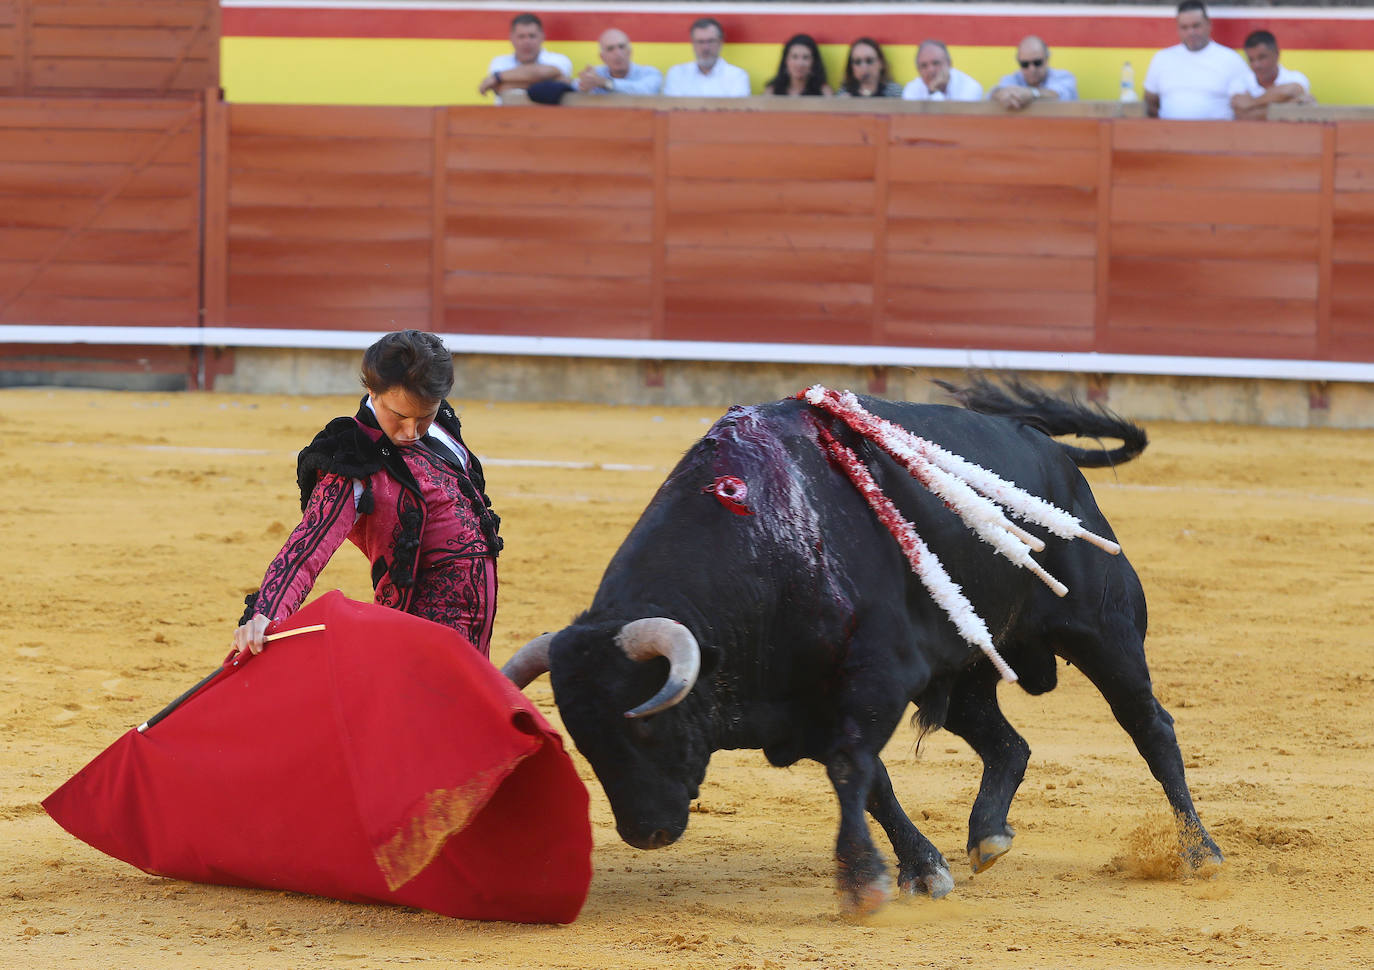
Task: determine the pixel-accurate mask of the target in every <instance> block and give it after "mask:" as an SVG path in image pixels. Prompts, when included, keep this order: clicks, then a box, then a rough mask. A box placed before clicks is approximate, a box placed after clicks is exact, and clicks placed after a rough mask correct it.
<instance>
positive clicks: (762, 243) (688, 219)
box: [667, 212, 875, 250]
mask: <svg viewBox="0 0 1374 970" xmlns="http://www.w3.org/2000/svg"><path fill="white" fill-rule="evenodd" d="M667 223H668V235H667V241H668V243H669V245H676V246H738V247H744V248H751V247H762V248H773V249H794V248H795V249H862V250H871V249H872V248H873V232H874V224H875V219H874V217H873V216H871V215H867V214H865V215H854V216H817V215H812V214H810V213H779V214H778V215H775V216H773V217H770V218H768V219H760V218H759V217H758V215H757V214H755V213H752V212H737V213H725V212H705V213H697V212H690V213H688V212H669V213H668V217H667Z"/></svg>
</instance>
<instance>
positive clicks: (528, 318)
mask: <svg viewBox="0 0 1374 970" xmlns="http://www.w3.org/2000/svg"><path fill="white" fill-rule="evenodd" d="M442 329H443V330H444V331H446V332H448V333H481V334H518V335H520V336H529V337H594V338H601V339H604V340H647V339H649V338H650V337H652V336H654V334H653V333H652V332H651V324H650V315H649V313H648V312H647V311H645V310H643V309H641V308H638V307H626V306H623V305H617V306H616V307H615V312H614V313H608V312H607V309H606V307H604V306H600V307H596V306H594V307H533V308H527V307H519V306H516V307H485V306H463V305H459V306H449V307H445V309H444V316H443V327H442Z"/></svg>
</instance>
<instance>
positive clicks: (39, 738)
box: [0, 389, 1374, 970]
mask: <svg viewBox="0 0 1374 970" xmlns="http://www.w3.org/2000/svg"><path fill="white" fill-rule="evenodd" d="M353 406H354V399H352V398H284V397H250V396H229V395H219V394H128V393H109V392H87V391H72V390H48V389H37V390H6V391H0V463H3V467H4V469H5V471H4V479H3V492H0V497H2V498H3V500H2V501H0V535H3V537H4V542H3V548H4V553H5V560H6V569H7V571H8V574H9V576H10V580H9V593H8V594H7V595H6V603H5V606H4V608H3V610H0V750H3V752H4V755H3V759H2V760H0V967H3V968H9V967H16V968H17V967H34V968H52V967H92V968H97V967H99V968H103V967H139V968H144V970H186V968H196V967H206V968H209V967H214V968H226V967H253V968H263V970H276V968H297V967H330V968H336V967H359V968H365V967H374V966H376V967H382V966H390V965H392V964H412V963H427V962H433V963H434V964H435V965H441V966H451V965H457V964H469V963H471V964H479V965H482V966H485V967H589V968H591V967H596V968H628V967H656V966H664V965H668V964H671V965H672V966H674V967H675V968H681V970H692V968H720V970H726V968H729V970H744V968H750V970H753V968H793V967H797V966H801V965H806V964H813V965H817V966H821V967H827V968H830V967H855V968H884V967H894V968H895V967H904V968H909V967H963V966H977V967H979V968H980V970H994V968H1002V967H1055V968H1064V967H1104V968H1105V967H1134V966H1150V967H1152V968H1163V967H1175V966H1177V967H1182V966H1193V965H1196V964H1201V963H1209V964H1215V965H1218V966H1222V967H1250V966H1276V967H1354V966H1370V965H1374V956H1371V948H1372V947H1374V910H1372V909H1371V900H1374V875H1371V869H1372V868H1374V848H1371V844H1372V843H1371V837H1370V836H1371V826H1370V818H1371V817H1372V816H1374V750H1371V749H1372V748H1374V666H1372V665H1374V610H1372V609H1371V607H1374V566H1371V560H1370V555H1371V550H1374V433H1370V432H1336V431H1287V430H1265V429H1253V428H1241V427H1234V426H1217V425H1181V424H1162V423H1159V424H1154V425H1151V426H1150V427H1149V431H1150V433H1151V436H1152V438H1153V444H1152V445H1151V447H1150V449H1149V450H1148V451H1147V452H1146V453H1145V455H1144V456H1143V457H1142V458H1140V459H1138V460H1137V461H1135V462H1134V463H1132V464H1129V465H1127V466H1125V467H1123V468H1121V469H1120V470H1119V471H1118V472H1117V473H1115V474H1114V473H1112V472H1095V473H1092V474H1093V479H1094V484H1095V488H1096V491H1097V496H1098V499H1099V501H1100V502H1101V504H1102V506H1103V508H1104V509H1105V511H1106V512H1107V515H1108V517H1109V518H1110V520H1111V521H1112V523H1113V525H1114V527H1115V529H1116V531H1117V533H1118V535H1119V536H1120V537H1121V540H1122V542H1123V544H1124V546H1125V549H1126V552H1127V554H1128V555H1129V556H1130V557H1131V560H1132V562H1133V563H1134V564H1135V566H1136V568H1137V570H1138V571H1139V572H1140V573H1141V576H1142V579H1143V580H1144V583H1145V588H1146V593H1147V595H1148V597H1149V600H1150V606H1151V619H1152V624H1151V638H1150V641H1149V645H1148V646H1149V651H1150V659H1151V666H1152V669H1153V671H1154V677H1155V682H1156V685H1157V691H1158V694H1159V696H1160V698H1161V700H1162V701H1163V703H1164V704H1165V706H1166V707H1168V708H1169V709H1170V710H1171V712H1172V713H1173V714H1174V716H1175V718H1176V720H1177V729H1178V734H1179V739H1180V741H1181V744H1182V747H1183V751H1184V755H1185V758H1186V760H1187V763H1188V768H1189V780H1190V782H1191V784H1192V789H1193V793H1194V796H1195V797H1196V799H1197V802H1198V808H1199V811H1200V813H1201V815H1202V818H1203V821H1204V822H1205V823H1206V824H1207V825H1208V826H1209V827H1210V829H1211V832H1212V835H1213V836H1214V837H1215V838H1216V840H1217V842H1218V843H1219V844H1220V845H1221V847H1222V849H1223V850H1224V851H1225V852H1226V853H1227V856H1228V862H1227V865H1226V866H1225V867H1224V868H1223V869H1222V870H1221V871H1220V872H1219V873H1218V874H1217V875H1215V876H1213V877H1211V878H1205V879H1202V878H1182V877H1180V876H1179V875H1178V874H1177V873H1175V872H1173V871H1171V862H1172V859H1173V851H1172V849H1173V837H1172V834H1171V829H1170V825H1171V823H1170V822H1169V821H1168V820H1167V816H1166V814H1165V802H1164V797H1163V794H1162V792H1161V791H1160V790H1159V787H1158V786H1157V785H1156V783H1155V782H1154V780H1153V779H1152V778H1151V777H1150V774H1149V772H1148V770H1147V769H1146V767H1145V764H1144V762H1143V761H1142V760H1141V759H1140V758H1139V757H1138V756H1137V754H1136V752H1135V751H1134V749H1133V748H1132V746H1131V744H1130V741H1129V740H1128V738H1127V737H1126V735H1125V734H1124V733H1123V732H1122V731H1121V730H1120V729H1119V728H1118V727H1117V726H1116V724H1115V722H1113V721H1112V719H1111V717H1110V714H1109V713H1108V711H1107V708H1106V705H1105V703H1104V702H1103V701H1102V699H1101V697H1100V696H1099V695H1098V694H1097V693H1096V692H1095V691H1094V690H1093V689H1092V688H1091V687H1090V686H1089V685H1088V684H1087V682H1086V681H1085V680H1083V678H1082V677H1081V676H1080V675H1078V674H1077V673H1076V672H1074V671H1072V670H1068V671H1064V673H1063V676H1062V679H1061V686H1060V687H1059V689H1058V690H1056V691H1054V692H1053V693H1051V694H1049V695H1046V696H1044V697H1040V698H1033V697H1029V696H1026V695H1024V694H1023V693H1022V692H1021V691H1019V690H1018V689H1016V688H1006V687H1004V688H1003V689H1002V690H1003V693H1002V698H1003V706H1004V708H1005V709H1006V710H1007V712H1008V715H1009V717H1010V718H1011V720H1012V722H1013V723H1014V724H1016V725H1017V726H1018V728H1019V729H1020V730H1021V732H1022V734H1024V735H1025V737H1026V739H1027V740H1028V741H1029V742H1030V745H1031V747H1032V749H1033V751H1034V754H1033V756H1032V761H1031V767H1030V770H1029V772H1028V773H1027V776H1026V781H1025V784H1024V786H1023V787H1022V789H1021V794H1020V796H1019V798H1018V800H1017V801H1016V803H1015V804H1014V805H1013V807H1012V813H1011V822H1012V824H1013V826H1015V827H1016V829H1017V832H1018V835H1017V838H1016V844H1015V847H1014V848H1013V849H1012V851H1011V852H1010V853H1009V854H1008V855H1007V856H1005V857H1004V858H1003V859H1002V860H1001V861H1000V862H999V863H998V864H997V865H996V866H994V867H992V868H991V869H990V870H988V871H987V872H986V873H984V874H981V875H978V876H971V875H970V874H969V871H968V867H967V865H966V864H965V863H964V861H963V858H964V853H963V846H964V839H965V824H966V819H967V814H968V810H969V807H970V805H971V803H972V799H973V794H974V791H975V789H976V785H977V781H978V769H977V765H976V761H975V759H974V756H973V755H972V753H971V752H970V751H969V750H968V748H967V747H966V746H965V745H964V744H963V743H962V742H961V741H958V740H957V739H955V738H953V737H952V736H950V735H948V734H943V733H940V734H935V735H932V736H931V737H930V738H929V739H927V741H926V743H925V744H923V745H922V748H921V751H920V754H919V756H918V755H917V753H916V751H915V740H916V737H915V733H914V732H913V731H912V730H911V729H910V728H908V727H906V726H903V727H902V728H901V729H899V731H898V733H897V734H896V736H895V737H894V738H893V740H892V742H891V743H890V745H889V747H888V749H887V759H888V762H887V763H888V766H889V769H890V770H891V773H892V776H893V782H894V784H895V785H896V787H897V791H898V795H899V797H901V798H902V800H903V802H904V803H905V805H906V807H907V808H908V810H909V811H910V812H911V813H912V815H913V817H915V818H916V820H917V822H918V824H920V825H921V827H922V829H923V830H924V831H925V832H926V833H927V834H928V835H929V836H930V837H931V838H932V840H933V841H934V842H935V843H936V845H938V846H939V847H940V848H941V850H942V851H943V852H944V853H945V855H946V857H947V858H949V860H950V862H951V863H952V864H953V868H954V872H955V878H956V887H955V891H954V893H953V894H952V895H951V896H950V897H948V898H947V899H945V900H942V901H939V902H931V901H929V900H925V899H915V900H898V901H895V902H894V903H893V904H891V905H890V906H889V907H887V908H886V909H885V910H883V911H882V912H881V913H879V914H878V915H877V916H875V917H873V918H871V919H869V920H867V921H864V922H861V923H853V922H849V921H846V920H844V919H842V918H841V917H840V916H839V915H838V914H837V910H836V905H835V899H834V897H833V890H832V881H833V872H832V870H833V864H832V861H831V853H832V844H833V839H834V826H835V823H836V811H835V804H834V798H833V795H832V793H831V791H830V788H829V784H828V782H827V781H826V778H825V774H824V772H823V770H822V769H821V768H820V767H819V766H818V765H813V764H804V765H799V766H797V767H795V768H792V769H787V770H780V769H774V768H771V767H769V766H768V765H767V764H766V763H765V762H764V760H763V758H762V756H761V755H760V754H759V753H757V752H733V753H721V754H718V755H717V756H716V757H715V759H714V760H713V762H712V766H711V770H710V772H709V773H708V775H707V779H706V784H705V785H704V786H703V789H702V794H701V799H700V802H699V804H698V805H697V806H696V808H695V812H694V814H693V816H692V822H691V825H690V827H689V828H688V830H687V833H686V835H685V836H684V838H683V839H682V841H680V842H679V843H678V844H677V845H675V846H672V847H670V848H668V849H664V850H660V851H658V852H642V851H638V850H635V849H631V848H630V847H628V846H626V845H624V844H623V843H621V842H620V841H619V839H618V838H617V837H616V835H615V832H614V828H613V826H612V824H611V817H610V811H609V809H608V807H607V805H606V801H605V797H604V795H602V793H601V791H600V789H599V788H597V787H596V783H595V780H594V779H593V778H592V777H591V775H590V772H589V771H587V769H586V764H585V762H582V761H581V759H580V758H576V760H577V763H578V766H579V769H580V770H582V771H583V773H584V778H585V780H587V782H588V783H589V786H590V787H591V788H592V820H593V825H594V829H595V837H596V853H595V859H594V861H595V868H596V875H595V878H594V880H593V883H592V887H591V895H590V897H589V899H588V901H587V905H586V908H585V909H584V910H583V913H582V916H581V917H580V919H579V920H578V921H577V922H576V923H575V924H573V925H571V926H567V927H540V926H521V925H513V924H503V923H472V922H463V921H455V920H450V919H445V918H443V917H439V916H435V915H432V914H430V913H425V912H419V911H412V910H404V909H398V908H388V907H380V906H375V907H374V906H360V905H353V904H347V903H340V902H335V901H333V900H328V899H320V898H314V897H306V896H299V895H294V894H290V893H281V892H269V891H253V890H242V889H226V888H220V887H215V886H203V885H196V884H190V883H182V882H174V881H170V880H166V879H161V878H156V877H153V876H148V875H145V874H143V873H142V872H139V871H138V870H136V869H133V868H131V867H129V866H127V865H125V864H123V863H120V862H117V861H115V860H113V859H110V858H107V857H106V856H103V855H101V854H100V853H98V852H96V851H95V850H93V849H90V848H88V847H87V846H86V845H84V844H82V843H80V842H78V841H76V840H75V839H73V838H71V837H70V836H68V835H67V834H66V833H65V832H63V831H62V830H61V829H59V828H58V826H57V825H56V824H55V823H53V822H52V821H51V820H50V819H49V818H48V817H47V815H46V814H45V813H44V812H43V810H42V808H41V807H40V805H39V802H40V801H41V800H42V799H43V798H44V797H45V796H46V795H47V794H48V793H49V792H51V791H52V790H53V789H54V788H56V787H57V786H58V785H60V784H61V783H62V782H63V781H64V780H66V778H68V777H69V776H70V775H71V774H72V773H74V772H75V771H76V770H77V769H79V768H80V767H81V766H82V765H84V764H85V763H86V762H87V761H88V760H90V758H92V757H93V756H94V755H95V754H96V753H98V752H99V751H100V750H101V749H102V748H104V747H105V746H106V745H107V744H109V743H110V742H111V741H113V740H114V739H115V738H116V737H117V736H118V735H120V734H121V733H123V732H124V731H125V730H127V729H128V728H129V727H130V726H132V725H134V724H136V723H138V722H139V721H141V720H143V719H144V718H145V717H147V716H148V715H149V714H151V713H153V712H154V711H156V710H158V709H159V708H161V707H162V705H163V704H164V703H165V702H166V701H167V700H169V699H170V698H172V697H174V696H176V695H177V694H178V693H180V692H181V691H182V690H183V689H184V688H185V687H187V686H189V685H190V684H191V683H194V682H195V681H196V680H197V679H198V678H199V677H200V676H201V675H202V674H204V673H206V672H208V671H209V670H210V669H212V668H213V667H214V665H215V664H217V663H218V662H219V660H220V659H221V658H222V657H223V655H224V653H225V650H226V648H227V646H228V642H229V636H230V633H231V631H232V628H233V625H234V622H235V620H236V619H237V617H238V614H239V611H240V604H241V602H242V597H243V594H244V593H245V592H246V591H248V590H250V589H252V588H254V587H255V586H256V584H257V582H258V580H259V578H260V577H261V574H262V570H263V567H264V566H265V564H266V562H267V560H268V559H269V558H270V557H271V555H272V554H273V553H274V552H275V551H276V549H277V547H278V546H279V544H280V542H281V541H282V539H283V538H284V537H285V535H286V533H287V531H288V530H289V529H290V527H291V526H292V525H293V524H294V522H295V515H296V509H297V501H296V497H295V494H294V468H295V465H294V455H295V451H296V450H297V449H298V448H299V447H300V446H301V445H302V444H304V443H305V442H306V441H307V440H309V437H310V436H311V435H312V434H313V433H314V431H315V430H316V429H317V428H319V427H320V426H321V425H322V424H323V423H324V421H325V420H326V419H327V418H329V417H332V416H334V415H335V414H342V413H351V412H352V410H353ZM461 410H462V413H463V418H464V424H465V432H466V434H467V437H468V440H469V442H470V443H471V444H472V446H473V447H474V448H475V449H476V450H477V451H478V453H479V454H481V455H482V456H483V457H484V459H486V460H487V462H488V470H489V484H490V490H491V493H492V495H493V497H494V499H495V501H496V504H497V507H498V509H499V511H500V512H501V514H502V515H503V517H504V522H505V525H504V528H503V531H504V533H505V535H506V537H507V540H506V541H507V553H506V555H505V556H504V557H503V559H502V566H501V569H502V574H501V581H502V586H501V603H500V611H499V614H498V616H497V628H496V629H497V634H496V640H495V644H494V647H493V651H492V652H493V659H494V660H496V661H497V662H498V663H499V662H502V661H504V660H505V658H506V657H508V656H509V655H510V653H511V652H512V651H513V650H514V649H515V648H516V647H517V646H519V645H520V644H522V643H523V642H524V641H525V640H526V639H528V638H529V637H531V636H533V635H535V634H538V633H540V632H542V631H544V630H548V629H556V628H558V627H561V626H562V625H564V624H565V623H566V622H567V621H568V620H569V619H570V618H571V616H572V615H573V614H574V613H575V612H576V611H578V610H580V609H581V608H583V607H584V606H585V605H586V604H587V602H588V601H589V599H590V596H591V593H592V591H593V589H594V588H595V585H596V583H597V581H598V580H599V578H600V574H601V570H602V568H603V567H604V565H605V563H606V561H607V560H608V558H609V557H610V555H611V553H612V552H613V551H614V549H615V547H616V546H617V544H618V543H619V542H620V540H621V538H622V537H623V536H624V534H625V532H626V531H627V530H628V528H629V527H630V525H631V524H632V523H633V522H634V520H635V518H636V517H637V516H638V514H639V512H640V510H641V509H642V508H643V506H644V504H645V502H646V501H647V500H648V498H649V496H650V495H651V494H652V492H653V490H654V488H655V487H656V486H657V484H658V483H659V482H660V481H661V480H662V478H663V477H664V475H665V473H666V472H667V470H668V469H669V468H670V467H671V466H672V464H673V463H674V462H675V461H676V459H677V457H678V456H679V455H680V454H681V452H682V451H683V450H684V449H685V448H686V447H687V446H688V445H689V444H690V442H691V441H692V440H694V439H695V438H696V437H698V436H699V435H700V434H701V433H702V432H703V431H704V430H705V429H706V426H707V425H708V424H709V422H710V421H711V420H714V418H715V417H716V416H717V415H716V413H715V412H707V411H704V410H699V409H663V408H660V409H652V408H628V407H625V408H606V407H590V406H575V405H571V406H570V405H510V404H502V405H490V404H486V403H483V402H461ZM530 460H536V461H538V462H541V463H545V464H528V463H527V462H528V461H530ZM555 463H569V464H567V465H566V466H565V465H562V464H555ZM335 587H337V588H341V589H343V591H344V592H345V593H347V594H348V595H350V596H353V597H355V598H361V599H367V598H369V589H368V584H367V574H366V568H365V564H364V562H363V559H362V557H361V556H359V555H358V554H357V553H356V551H355V550H352V549H351V548H350V549H347V550H344V551H343V552H341V554H340V555H339V556H337V557H336V561H335V563H334V564H333V565H331V566H330V569H329V571H328V572H327V573H326V575H325V577H324V578H323V579H322V580H321V583H320V585H319V587H318V589H319V590H327V589H331V588H335ZM530 693H531V696H533V697H534V698H535V699H536V701H537V702H538V703H539V704H540V706H541V707H542V708H543V709H545V710H546V711H547V712H548V713H549V714H550V716H551V717H553V719H554V721H555V723H557V717H556V711H555V710H554V708H553V703H552V695H551V692H550V689H549V687H548V681H547V678H545V679H544V680H541V681H539V682H536V684H534V685H532V686H531V688H530ZM877 837H878V839H879V844H880V845H881V846H882V847H883V848H884V849H885V850H886V842H885V841H883V840H882V836H881V833H880V832H879V833H878V836H877Z"/></svg>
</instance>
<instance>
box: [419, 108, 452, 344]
mask: <svg viewBox="0 0 1374 970" xmlns="http://www.w3.org/2000/svg"><path fill="white" fill-rule="evenodd" d="M446 115H447V112H446V111H444V109H443V108H431V109H430V110H429V138H430V152H431V156H430V158H431V161H430V177H429V239H428V246H427V247H426V249H427V250H428V252H427V253H426V254H425V256H426V263H427V264H428V267H427V268H428V269H429V328H430V330H431V331H435V332H437V331H439V330H440V329H442V328H443V325H444V226H445V225H446V223H447V220H448V204H447V202H446V201H445V195H446V194H447V191H448V172H447V171H446V170H445V168H444V158H445V156H446V155H447V153H448V132H447V127H446V126H447V123H448V122H447V119H446Z"/></svg>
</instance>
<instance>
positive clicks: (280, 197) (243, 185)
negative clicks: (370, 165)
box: [229, 170, 432, 209]
mask: <svg viewBox="0 0 1374 970" xmlns="http://www.w3.org/2000/svg"><path fill="white" fill-rule="evenodd" d="M431 181H432V177H431V176H429V175H425V174H423V173H420V172H396V173H392V174H390V175H388V176H387V177H386V178H378V177H377V176H376V174H375V173H366V172H301V171H294V172H272V171H260V170H258V171H253V170H249V171H244V170H239V171H235V172H233V173H232V174H231V175H230V178H229V204H230V205H233V206H243V205H256V206H288V207H292V208H300V209H312V208H315V207H318V206H326V207H328V206H345V205H362V204H369V205H377V206H428V205H429V204H430V202H431V199H430V193H431V188H432V186H431Z"/></svg>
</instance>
